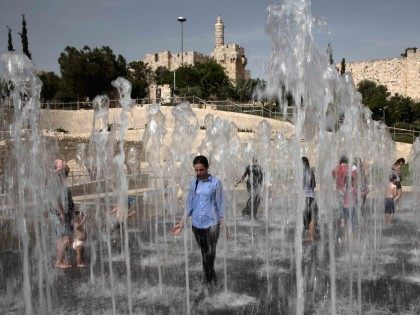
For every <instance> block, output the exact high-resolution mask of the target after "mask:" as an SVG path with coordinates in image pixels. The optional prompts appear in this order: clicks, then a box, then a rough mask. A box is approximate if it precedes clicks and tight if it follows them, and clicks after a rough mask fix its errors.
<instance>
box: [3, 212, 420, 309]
mask: <svg viewBox="0 0 420 315" xmlns="http://www.w3.org/2000/svg"><path fill="white" fill-rule="evenodd" d="M416 215H418V212H416V210H406V211H405V212H402V213H398V214H397V215H396V219H395V223H394V225H392V226H390V227H384V228H383V229H382V231H381V235H380V237H379V238H378V244H377V247H376V249H374V252H373V251H372V249H371V247H369V246H367V245H368V244H366V240H360V241H358V242H357V241H356V242H355V248H356V250H355V251H351V250H349V244H348V243H345V242H343V241H341V242H339V241H338V239H337V240H336V243H335V248H336V250H335V255H336V287H337V289H336V290H337V301H336V308H337V312H338V313H349V312H355V313H356V312H357V310H358V307H359V306H358V301H357V299H358V290H357V278H358V276H359V274H360V279H361V281H360V283H361V291H360V293H361V295H360V298H361V308H362V312H363V313H369V312H371V313H374V314H377V313H407V314H409V313H413V314H418V313H419V312H420V249H419V245H420V242H419V239H420V238H419V236H420V224H419V222H418V221H416V220H413V218H414V217H415V216H416ZM365 223H366V224H364V225H363V224H361V228H362V229H365V230H366V231H367V232H368V229H369V228H371V227H369V225H370V219H369V218H366V219H365ZM153 226H154V224H152V225H150V224H149V222H146V223H145V224H141V225H140V228H138V227H136V226H135V224H133V225H132V226H130V227H129V230H128V232H129V244H130V262H131V275H132V277H131V283H132V292H131V296H132V305H133V312H134V313H147V314H152V313H153V314H155V313H157V314H168V313H175V312H177V313H179V312H182V313H185V312H186V289H185V288H186V286H185V264H184V252H183V238H182V237H178V238H172V237H170V236H168V241H167V245H166V246H165V245H164V240H163V237H161V238H160V239H159V244H160V245H159V248H160V256H161V257H162V280H163V287H162V293H161V292H160V289H159V280H158V265H159V264H158V258H157V257H158V256H157V254H156V246H155V243H154V240H153V236H154V232H153V229H152V230H150V228H151V227H152V228H153ZM163 228H164V227H163V225H162V224H160V226H159V230H160V232H161V233H160V235H163V232H162V231H163ZM166 228H167V231H169V229H170V224H168V225H167V227H166ZM250 228H251V224H250V223H249V222H248V221H246V220H244V219H242V218H240V219H238V221H237V235H236V245H235V240H234V237H233V236H232V232H233V228H232V227H231V228H230V230H231V236H230V238H229V240H227V242H226V244H224V240H223V239H220V240H219V245H218V255H217V260H216V272H217V276H218V286H217V287H216V288H215V289H214V292H211V293H210V294H209V295H203V294H202V291H203V289H202V285H201V272H202V271H201V257H200V255H199V250H198V247H197V246H196V244H195V241H193V240H192V238H191V233H190V231H188V246H189V247H190V246H192V248H193V250H192V251H191V250H190V251H189V255H188V262H189V264H188V268H189V277H190V302H191V310H192V312H193V313H206V314H220V312H223V314H237V313H244V314H289V313H294V312H295V303H296V300H295V296H296V280H295V270H294V268H295V263H294V254H293V251H294V246H293V234H294V232H293V230H292V229H288V230H285V231H283V232H281V231H279V229H278V228H277V227H276V226H275V224H272V223H270V225H269V228H268V235H269V239H270V242H269V245H268V246H269V247H268V249H267V243H266V225H265V222H264V221H259V222H257V223H256V224H255V225H254V236H255V239H254V244H252V243H251V238H250V233H251V232H250V231H251V229H250ZM321 231H322V230H321ZM2 232H3V234H2V235H4V233H8V229H7V224H4V228H3V229H2ZM325 233H326V232H325ZM150 239H152V241H150ZM11 240H12V239H10V240H9V241H11ZM100 241H101V242H103V240H101V237H100V236H97V235H90V240H89V242H88V244H87V247H86V257H87V261H88V262H89V266H88V267H87V268H82V269H81V268H76V267H74V268H71V269H69V270H57V269H54V268H52V265H53V255H54V252H53V247H51V248H52V249H51V258H50V261H51V264H50V265H51V267H50V268H49V272H50V275H49V277H47V278H48V282H49V283H45V282H44V283H43V285H44V286H46V285H48V286H50V288H51V290H50V292H51V297H50V299H51V308H52V311H53V312H54V313H97V314H99V313H110V312H112V302H111V298H110V297H111V295H112V294H113V295H114V296H115V301H116V312H117V313H125V312H127V310H128V299H127V291H126V283H127V279H126V263H125V260H124V255H123V253H122V249H121V248H122V247H121V243H122V242H121V239H120V238H118V237H117V238H115V239H114V240H113V245H112V252H113V255H112V261H113V262H112V266H113V272H114V276H115V280H114V287H113V289H112V290H111V287H110V277H109V269H108V268H109V267H108V266H109V265H108V260H109V258H108V255H107V253H106V246H105V245H104V246H103V254H102V255H101V253H100V251H99V249H98V248H99V246H98V244H99V242H100ZM371 241H372V239H370V240H369V242H371ZM4 242H7V240H6V239H5V238H2V243H3V245H4ZM10 244H11V245H13V247H14V249H13V250H10V249H9V250H8V249H7V248H6V247H7V246H2V248H3V249H2V251H1V253H0V257H1V264H0V273H1V274H2V279H4V280H3V281H2V282H1V283H0V310H1V312H2V313H4V312H12V313H14V312H15V313H23V312H24V305H25V304H24V301H23V298H22V295H21V288H22V277H21V270H22V265H21V259H22V257H21V252H20V251H19V249H18V248H16V246H15V245H16V243H10ZM225 247H226V249H225ZM366 248H370V249H369V251H370V252H363V251H364V250H365V249H366ZM359 250H360V251H361V252H363V255H362V256H360V257H359V256H357V255H355V254H354V253H355V252H357V251H359ZM267 252H268V253H269V255H268V258H267ZM92 255H94V256H96V259H95V260H94V262H92V257H93V256H92ZM165 257H166V258H165ZM69 259H70V260H71V261H72V260H74V257H72V256H70V257H69ZM358 259H359V260H358ZM225 260H226V270H225V263H224V262H225ZM31 266H32V268H31V275H32V276H31V277H32V281H31V285H32V292H33V296H37V292H38V290H39V288H38V283H37V257H34V256H33V255H31ZM302 270H303V275H304V279H305V281H304V283H305V313H307V314H312V313H318V314H323V313H325V312H329V310H330V308H331V304H330V293H331V284H330V263H329V255H328V244H327V243H326V242H325V244H323V242H322V241H321V240H320V239H318V240H317V241H315V242H314V243H312V244H304V246H303V262H302ZM351 274H352V275H351ZM350 276H352V279H353V281H352V289H351V290H352V294H350ZM225 277H226V278H225ZM225 283H226V287H225ZM350 296H351V297H352V303H350V302H349V301H350ZM34 300H35V301H36V299H34ZM34 312H35V313H36V312H37V310H36V309H35V310H34Z"/></svg>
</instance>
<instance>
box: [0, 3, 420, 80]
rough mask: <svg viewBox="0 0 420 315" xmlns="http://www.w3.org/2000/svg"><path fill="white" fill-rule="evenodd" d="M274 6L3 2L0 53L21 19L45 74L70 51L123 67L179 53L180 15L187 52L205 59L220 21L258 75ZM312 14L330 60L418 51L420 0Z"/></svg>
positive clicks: (316, 6) (327, 6)
mask: <svg viewBox="0 0 420 315" xmlns="http://www.w3.org/2000/svg"><path fill="white" fill-rule="evenodd" d="M273 2H276V1H274V0H272V1H267V0H166V1H165V0H0V25H1V27H0V29H2V30H3V31H2V32H0V34H3V35H1V36H0V52H4V51H6V50H7V28H6V26H7V25H8V26H9V27H10V28H11V29H12V36H13V44H14V47H15V50H17V51H21V43H20V37H19V35H18V32H20V31H21V14H22V13H23V14H25V15H26V19H27V23H28V37H29V50H30V51H31V53H32V58H33V61H34V62H35V63H36V65H37V66H38V67H39V68H40V69H43V70H52V71H55V72H56V73H59V65H58V62H57V59H58V57H59V55H60V53H61V52H62V51H63V50H64V48H65V47H66V46H68V45H70V46H75V47H77V48H78V49H81V48H82V47H83V46H84V45H88V46H90V47H91V48H92V47H96V46H102V45H108V46H110V47H111V48H112V49H113V50H114V53H116V54H121V55H123V56H124V57H125V58H126V59H127V62H130V61H133V60H139V59H143V58H144V55H145V54H146V53H148V52H157V51H161V50H170V51H172V52H177V51H180V50H181V48H180V46H181V44H180V33H181V30H180V25H179V23H178V22H177V17H178V16H185V17H186V18H187V22H186V23H185V24H184V51H187V50H195V51H199V52H203V53H207V54H209V53H210V52H211V51H212V49H213V46H214V40H213V34H214V23H215V19H216V17H217V15H220V16H221V17H222V19H223V21H224V23H225V44H227V43H237V44H239V45H241V46H243V47H244V48H245V53H246V55H247V57H248V66H247V68H248V69H250V70H251V76H252V77H263V73H262V66H261V64H262V61H263V60H266V59H267V57H268V55H269V52H270V40H269V38H268V37H267V35H266V34H265V23H266V8H267V5H268V4H269V3H273ZM312 14H313V15H314V16H315V17H316V18H324V19H325V20H326V22H327V27H326V29H324V30H321V31H319V32H318V35H317V43H318V47H319V48H320V49H321V50H323V51H326V47H327V44H328V42H331V44H332V46H333V50H334V59H335V61H336V62H337V63H338V62H339V61H340V60H341V58H343V57H344V58H346V60H347V61H354V60H364V59H379V58H390V57H398V56H399V55H400V54H401V53H402V52H403V51H404V49H405V48H407V47H412V46H415V47H419V48H420V17H419V15H420V0H313V1H312Z"/></svg>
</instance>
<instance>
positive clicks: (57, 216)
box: [49, 159, 74, 269]
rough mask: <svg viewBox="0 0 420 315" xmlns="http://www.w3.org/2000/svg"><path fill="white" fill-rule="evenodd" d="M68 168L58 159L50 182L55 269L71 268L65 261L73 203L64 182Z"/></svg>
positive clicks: (70, 229)
mask: <svg viewBox="0 0 420 315" xmlns="http://www.w3.org/2000/svg"><path fill="white" fill-rule="evenodd" d="M69 172H70V168H69V167H68V166H67V164H66V163H65V162H64V161H63V160H60V159H57V160H55V162H54V175H55V176H54V178H53V179H52V181H51V182H50V184H51V185H50V187H49V190H50V193H51V196H52V198H51V202H50V208H49V217H50V220H51V223H52V225H53V228H54V231H55V235H56V236H57V241H56V249H57V259H56V263H55V266H56V267H57V268H62V269H67V268H70V267H72V265H70V264H69V263H68V262H67V261H65V259H64V258H65V257H64V256H65V252H66V249H67V248H69V247H70V246H71V241H72V237H73V225H72V223H73V222H72V221H73V215H74V203H73V198H72V194H71V192H70V190H69V189H68V188H67V187H66V185H65V183H64V180H65V179H66V178H67V177H68V175H69Z"/></svg>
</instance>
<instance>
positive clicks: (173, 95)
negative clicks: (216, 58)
mask: <svg viewBox="0 0 420 315" xmlns="http://www.w3.org/2000/svg"><path fill="white" fill-rule="evenodd" d="M177 20H178V22H179V23H181V67H182V66H183V64H184V22H186V21H187V18H185V17H183V16H179V17H178V18H177ZM175 84H176V83H175V69H174V90H173V93H172V105H174V106H175V89H176V85H175Z"/></svg>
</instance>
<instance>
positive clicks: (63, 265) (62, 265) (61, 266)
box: [55, 263, 73, 269]
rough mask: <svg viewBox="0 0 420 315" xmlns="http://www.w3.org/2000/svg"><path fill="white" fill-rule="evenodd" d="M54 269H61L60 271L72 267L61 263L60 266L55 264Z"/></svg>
mask: <svg viewBox="0 0 420 315" xmlns="http://www.w3.org/2000/svg"><path fill="white" fill-rule="evenodd" d="M55 267H56V268H61V269H68V268H71V267H73V266H72V265H70V264H66V263H61V264H59V263H56V264H55Z"/></svg>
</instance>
